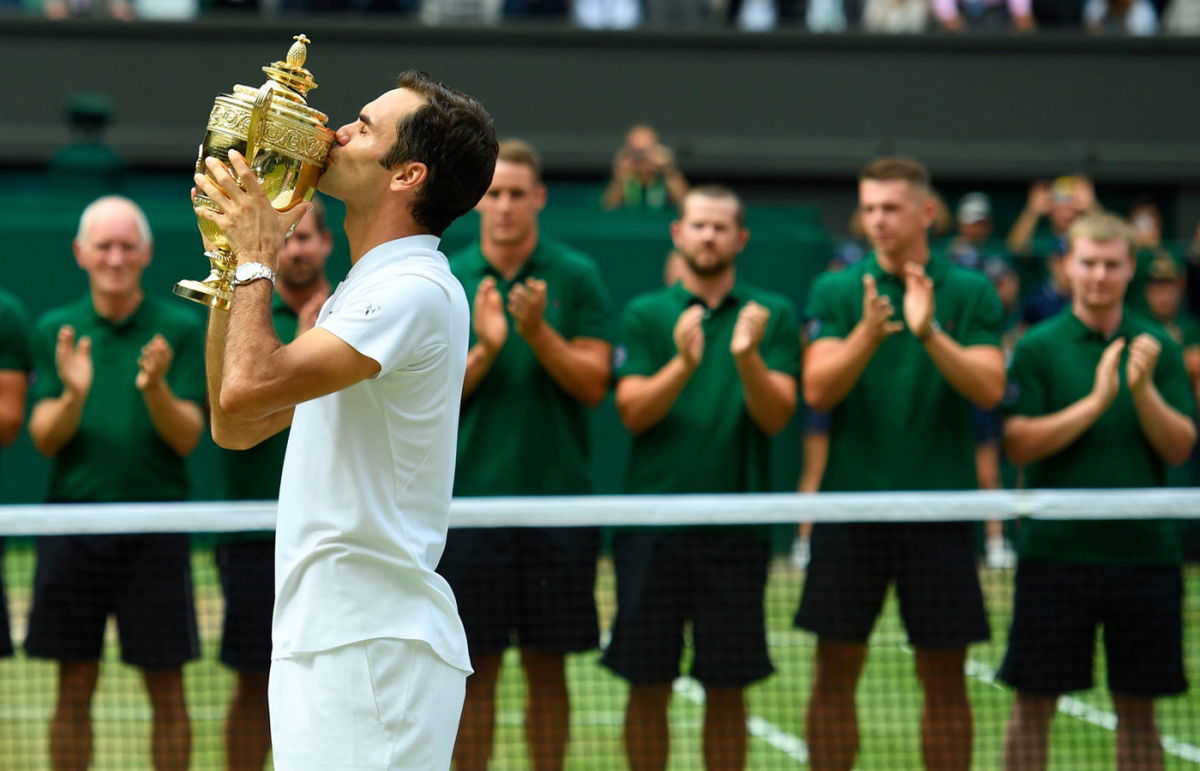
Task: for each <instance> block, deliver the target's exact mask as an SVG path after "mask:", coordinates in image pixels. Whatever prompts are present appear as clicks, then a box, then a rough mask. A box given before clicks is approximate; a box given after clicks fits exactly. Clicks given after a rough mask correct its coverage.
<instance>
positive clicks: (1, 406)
mask: <svg viewBox="0 0 1200 771" xmlns="http://www.w3.org/2000/svg"><path fill="white" fill-rule="evenodd" d="M31 369H32V361H31V359H30V355H29V327H28V324H27V323H26V319H25V309H24V308H22V307H21V303H20V301H19V300H17V298H16V297H14V296H13V295H11V294H9V293H8V292H5V291H3V290H0V447H8V446H9V445H10V444H12V443H13V442H15V441H16V440H17V435H18V434H20V433H21V426H22V425H24V423H25V396H26V392H27V390H28V387H29V371H30V370H31ZM12 653H13V647H12V634H11V632H10V631H9V624H8V596H7V594H6V593H5V591H4V539H3V538H0V656H11V655H12Z"/></svg>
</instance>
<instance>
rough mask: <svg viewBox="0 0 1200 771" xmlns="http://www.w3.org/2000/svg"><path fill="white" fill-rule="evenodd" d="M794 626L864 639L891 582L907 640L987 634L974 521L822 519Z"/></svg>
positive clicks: (935, 644) (952, 641)
mask: <svg viewBox="0 0 1200 771" xmlns="http://www.w3.org/2000/svg"><path fill="white" fill-rule="evenodd" d="M810 548H811V550H812V559H811V562H810V563H809V566H808V576H807V579H806V580H805V583H804V594H803V596H802V597H801V598H800V609H799V610H798V611H797V613H796V626H798V627H800V628H802V629H807V630H809V631H810V632H813V633H815V634H816V635H817V636H818V637H822V638H826V639H829V640H838V641H842V642H858V643H865V642H867V639H868V638H869V637H870V636H871V628H872V627H873V626H874V625H875V619H876V618H877V617H878V616H879V612H880V610H882V609H883V603H884V600H885V598H886V597H887V591H888V586H889V585H891V584H893V583H894V584H895V586H896V596H897V598H898V599H899V601H900V615H901V618H903V619H904V627H905V629H907V630H908V640H909V642H910V643H911V644H912V645H913V646H914V647H918V648H959V647H962V646H964V645H967V644H969V643H973V642H978V641H980V640H986V639H988V636H989V630H988V620H987V613H986V610H985V609H984V605H983V592H982V590H981V589H980V587H979V574H978V570H977V567H976V549H975V523H973V522H919V523H908V522H901V523H893V522H886V523H878V522H872V523H856V524H841V523H823V524H818V525H816V526H815V527H813V533H812V539H811V541H810Z"/></svg>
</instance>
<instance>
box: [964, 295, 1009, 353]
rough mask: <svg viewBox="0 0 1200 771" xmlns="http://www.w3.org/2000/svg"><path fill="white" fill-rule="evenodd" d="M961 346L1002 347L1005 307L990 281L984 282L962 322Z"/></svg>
mask: <svg viewBox="0 0 1200 771" xmlns="http://www.w3.org/2000/svg"><path fill="white" fill-rule="evenodd" d="M961 325H962V326H961V328H962V337H961V339H960V340H959V341H958V342H959V343H960V344H961V345H964V346H967V345H996V346H998V345H1000V336H1001V335H1002V334H1003V332H1004V306H1003V305H1002V304H1001V303H1000V296H999V295H998V294H996V290H995V288H994V287H993V286H992V283H991V282H990V281H986V282H982V283H981V286H980V288H979V291H978V292H977V293H976V294H975V300H974V302H973V303H971V305H970V306H969V308H968V313H967V314H966V318H964V319H963V320H962V322H961Z"/></svg>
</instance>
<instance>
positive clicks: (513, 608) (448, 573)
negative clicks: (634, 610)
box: [437, 527, 600, 656]
mask: <svg viewBox="0 0 1200 771" xmlns="http://www.w3.org/2000/svg"><path fill="white" fill-rule="evenodd" d="M599 552H600V530H599V529H598V528H594V527H555V528H521V527H512V528H508V527H505V528H459V529H453V530H451V531H450V534H449V535H448V536H447V538H446V550H445V552H444V553H443V554H442V560H441V562H440V563H439V564H438V568H437V570H438V572H439V573H441V574H442V576H443V577H444V578H445V579H446V581H447V582H449V584H450V588H451V589H453V590H454V597H455V599H456V600H457V601H458V614H459V616H460V617H461V618H462V622H463V627H464V628H465V629H466V631H467V644H468V646H469V647H470V650H471V653H472V654H473V655H481V656H487V655H493V654H498V653H501V652H503V651H504V649H505V648H507V647H509V646H510V645H516V646H519V647H521V648H530V649H533V650H539V651H544V652H547V653H576V652H579V651H586V650H591V649H592V648H595V647H596V646H597V645H598V644H599V641H600V625H599V622H598V620H597V618H596V593H595V592H596V559H597V557H598V555H599Z"/></svg>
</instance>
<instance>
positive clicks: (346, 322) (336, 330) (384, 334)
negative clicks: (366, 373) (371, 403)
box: [318, 273, 451, 377]
mask: <svg viewBox="0 0 1200 771" xmlns="http://www.w3.org/2000/svg"><path fill="white" fill-rule="evenodd" d="M450 309H451V299H450V296H449V294H448V293H447V291H446V289H445V288H443V287H442V286H441V285H440V284H439V283H438V282H436V281H435V280H433V279H432V278H430V277H427V276H422V275H420V274H417V273H403V274H393V275H391V276H386V275H385V276H379V277H378V279H377V280H373V281H371V282H369V283H364V285H363V286H361V287H359V288H357V290H356V291H354V292H353V293H352V294H350V295H348V296H347V297H346V298H344V299H343V300H341V301H340V302H339V303H338V304H337V307H336V308H334V309H333V310H332V312H330V314H329V315H328V316H326V317H325V319H324V320H322V321H321V322H320V324H318V326H320V327H321V328H323V329H325V330H326V331H327V332H331V333H332V334H334V335H336V336H337V337H338V338H340V339H341V340H342V341H343V342H345V343H346V344H347V345H349V346H350V347H351V348H353V349H354V350H356V351H358V352H359V353H361V354H362V355H364V356H369V357H370V358H372V359H374V360H375V361H377V362H379V367H380V371H379V375H377V377H378V376H380V375H385V374H387V373H389V372H394V371H396V370H401V369H406V368H408V367H411V366H414V365H416V364H418V363H419V362H420V361H421V357H422V355H423V354H426V353H428V352H429V351H430V350H431V349H434V348H448V347H449V344H450V339H449V338H450V335H449V330H450Z"/></svg>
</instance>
